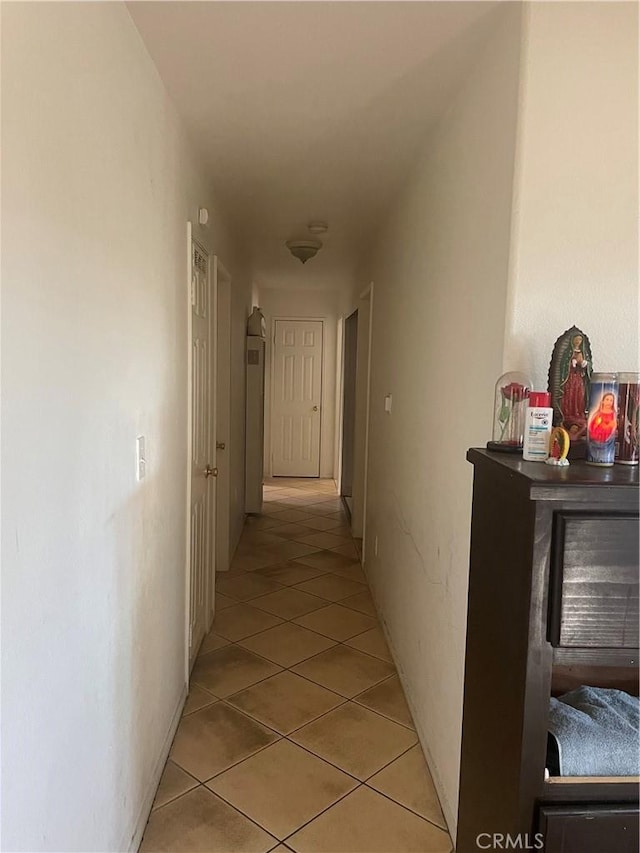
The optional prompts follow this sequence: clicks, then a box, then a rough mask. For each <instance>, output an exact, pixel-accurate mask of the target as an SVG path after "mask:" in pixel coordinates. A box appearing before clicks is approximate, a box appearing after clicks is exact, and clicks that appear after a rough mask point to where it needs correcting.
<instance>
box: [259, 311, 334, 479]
mask: <svg viewBox="0 0 640 853" xmlns="http://www.w3.org/2000/svg"><path fill="white" fill-rule="evenodd" d="M282 321H285V322H291V323H322V358H321V361H320V442H319V444H318V477H317V479H319V480H320V479H321V478H322V446H323V443H322V436H323V433H324V429H325V408H326V407H325V399H324V390H325V382H324V366H325V343H326V329H325V323H326V321H327V318H326V317H280V316H276V317H272V318H271V330H270V333H269V339H268V343H269V448H268V450H269V456H268V464H267V469H268V476H269V477H273V409H274V406H273V402H274V396H275V381H274V379H275V372H276V359H275V349H276V323H279V322H282ZM303 479H309V480H313V479H316V478H315V477H308V478H303Z"/></svg>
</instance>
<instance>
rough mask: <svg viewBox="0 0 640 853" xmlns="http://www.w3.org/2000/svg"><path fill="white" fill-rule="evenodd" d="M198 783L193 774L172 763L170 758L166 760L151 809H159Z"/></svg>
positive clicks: (195, 786)
mask: <svg viewBox="0 0 640 853" xmlns="http://www.w3.org/2000/svg"><path fill="white" fill-rule="evenodd" d="M199 784H200V783H199V782H198V780H197V779H194V778H193V776H190V775H189V774H188V773H185V771H184V770H183V769H182V768H181V767H178V765H177V764H174V762H173V761H171V759H169V760H168V761H167V763H166V764H165V766H164V770H163V772H162V778H161V779H160V784H159V785H158V790H157V791H156V798H155V800H154V801H153V809H154V810H155V809H159V808H160V806H164V805H166V804H167V803H169V802H171V800H175V798H176V797H180V796H181V795H182V794H186V793H187V791H190V790H191V789H192V788H197V787H198V785H199Z"/></svg>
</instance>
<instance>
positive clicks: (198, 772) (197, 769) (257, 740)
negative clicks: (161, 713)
mask: <svg viewBox="0 0 640 853" xmlns="http://www.w3.org/2000/svg"><path fill="white" fill-rule="evenodd" d="M276 740H278V735H277V734H276V733H275V732H273V731H271V730H270V729H267V728H265V727H264V726H262V725H261V724H260V723H258V722H256V721H255V720H252V719H250V718H249V717H247V716H246V715H245V714H241V713H240V711H237V710H236V709H235V708H231V707H230V706H229V705H225V703H224V702H217V703H216V704H215V705H210V706H209V707H208V708H203V709H202V710H201V711H196V712H195V713H193V714H189V716H188V717H183V718H182V719H181V720H180V725H179V726H178V731H177V732H176V736H175V740H174V741H173V745H172V747H171V753H170V757H171V760H172V761H173V762H175V763H176V764H178V765H179V766H180V767H181V768H182V769H183V770H186V771H187V773H190V774H191V775H192V776H195V777H196V779H199V780H200V781H201V782H204V781H205V780H207V779H210V778H211V777H212V776H215V775H216V774H217V773H220V772H222V771H223V770H226V769H227V768H228V767H231V765H232V764H236V763H237V762H238V761H242V759H244V758H248V756H250V755H253V753H254V752H257V751H258V750H259V749H262V748H263V747H265V746H268V745H269V744H270V743H273V742H274V741H276Z"/></svg>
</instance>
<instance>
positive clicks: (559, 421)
mask: <svg viewBox="0 0 640 853" xmlns="http://www.w3.org/2000/svg"><path fill="white" fill-rule="evenodd" d="M592 371H593V364H592V360H591V344H590V343H589V338H588V337H587V336H586V335H585V334H584V332H582V331H581V330H580V329H578V328H577V327H576V326H572V327H571V328H570V329H567V331H566V332H565V333H564V334H563V335H561V337H559V338H558V340H557V341H556V344H555V346H554V348H553V355H552V356H551V364H550V366H549V390H550V391H551V401H552V405H553V423H554V425H555V426H562V427H564V428H565V429H566V430H567V432H568V433H569V436H570V438H571V441H577V440H580V439H584V438H586V434H587V408H588V405H589V386H590V384H591V373H592Z"/></svg>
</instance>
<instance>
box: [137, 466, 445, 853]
mask: <svg viewBox="0 0 640 853" xmlns="http://www.w3.org/2000/svg"><path fill="white" fill-rule="evenodd" d="M358 545H359V543H358V542H357V541H354V540H352V539H351V537H350V533H349V527H348V524H347V519H346V516H345V514H344V512H343V511H342V509H341V502H340V499H339V498H338V497H337V496H336V492H335V487H334V485H333V481H330V480H324V481H323V480H320V481H318V480H282V479H278V480H272V481H270V482H269V483H268V484H267V485H266V486H265V503H264V510H263V515H261V516H259V517H256V516H253V517H249V518H248V519H247V522H246V525H245V529H244V533H243V536H242V539H241V542H240V545H239V547H238V550H237V552H236V555H235V559H234V562H233V565H232V568H231V570H230V571H229V572H228V573H225V575H223V576H220V575H219V576H218V579H217V588H216V617H215V621H214V626H213V630H212V631H211V632H210V634H209V635H208V636H207V637H206V638H205V640H204V642H203V644H202V648H201V650H200V654H199V657H198V659H197V661H196V664H195V667H194V670H193V674H192V682H191V692H190V694H189V697H188V699H187V703H186V706H185V709H184V713H183V718H182V720H181V722H180V726H179V728H178V731H177V734H176V738H175V740H174V743H173V746H172V749H171V753H170V758H169V761H168V763H167V766H166V768H165V771H164V775H163V778H162V781H161V784H160V787H159V789H158V793H157V795H156V800H155V803H154V808H153V811H152V813H151V817H150V820H149V823H148V825H147V828H146V831H145V835H144V840H143V844H142V848H141V850H142V853H153V851H171V853H192V851H203V853H204V851H207V853H214V851H219V853H240V851H242V852H243V853H249V851H251V853H266V851H270V850H274V851H275V850H277V851H286V850H294V851H300V853H302V851H317V853H338V852H339V851H342V853H359V851H360V853H375V851H381V853H405V851H416V853H448V851H450V850H451V843H450V840H449V836H448V834H447V832H446V830H445V823H444V819H443V816H442V812H441V810H440V807H439V805H438V799H437V796H436V793H435V790H434V788H433V783H432V782H431V779H430V776H429V772H428V770H427V769H426V766H425V763H424V760H423V757H422V752H421V748H420V746H419V744H418V742H417V736H416V733H415V730H414V726H413V722H412V720H411V716H410V714H409V710H408V708H407V705H406V702H405V699H404V695H403V693H402V688H401V686H400V682H399V680H398V677H397V675H396V672H395V667H394V665H393V662H392V658H391V655H390V653H389V650H388V648H387V645H386V642H385V640H384V636H383V633H382V630H381V628H380V625H379V623H378V620H377V618H376V612H375V609H374V606H373V601H372V598H371V596H370V594H369V591H368V589H367V586H366V580H365V576H364V574H363V572H362V569H361V567H360V563H359V560H358V551H357V548H358ZM279 842H285V843H279Z"/></svg>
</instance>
